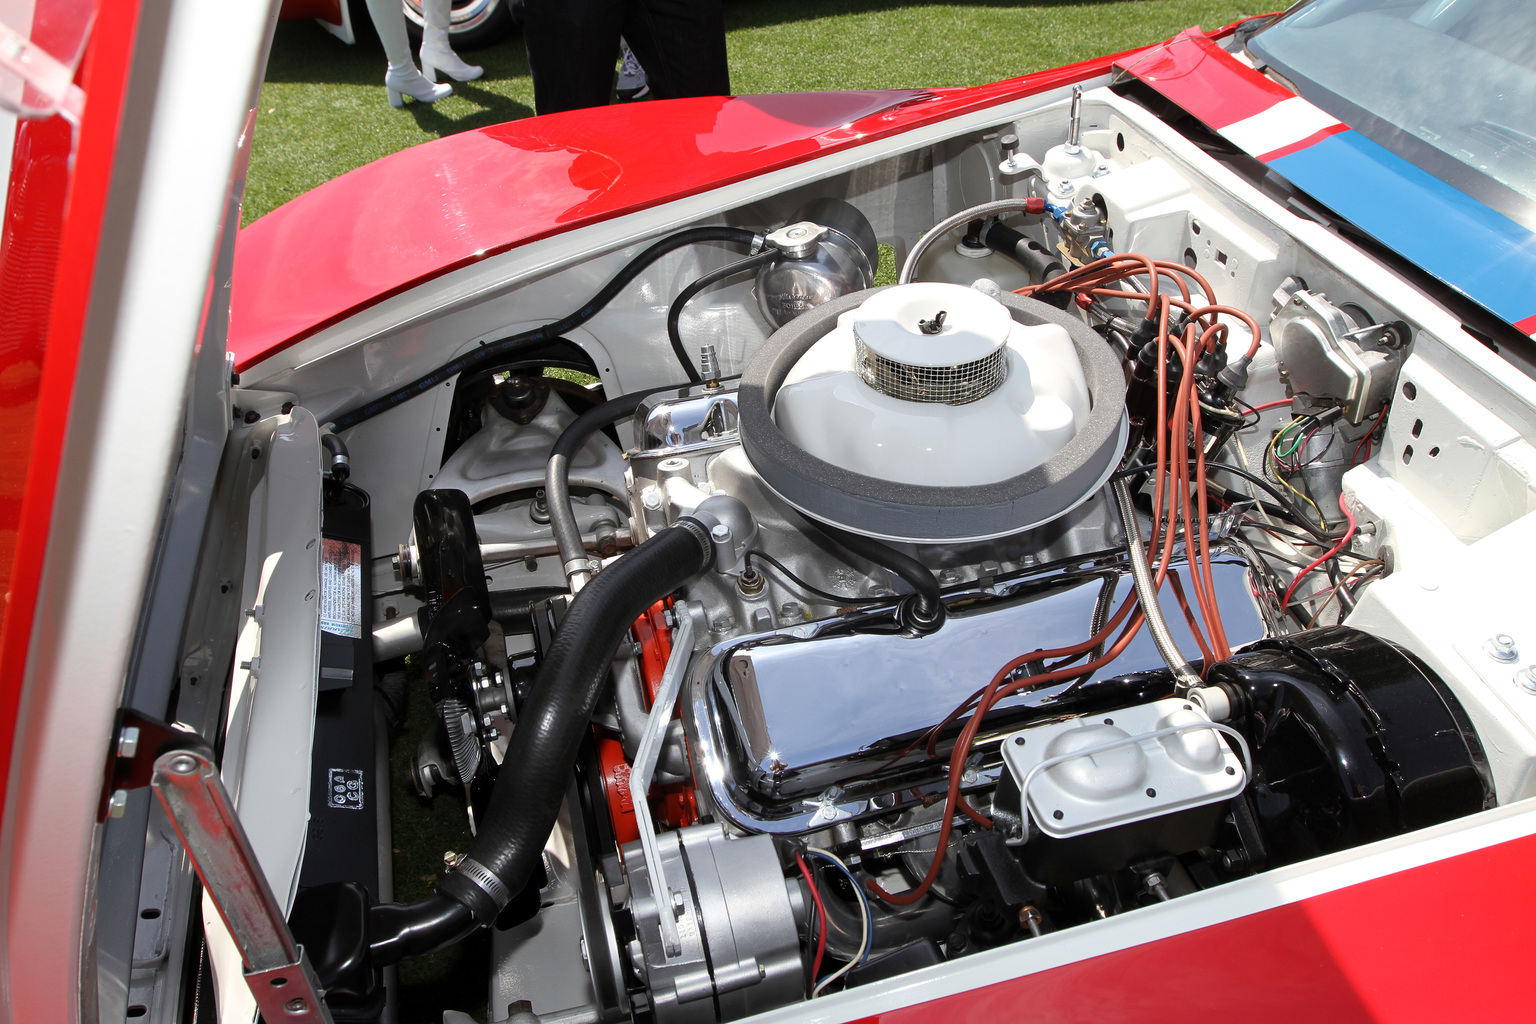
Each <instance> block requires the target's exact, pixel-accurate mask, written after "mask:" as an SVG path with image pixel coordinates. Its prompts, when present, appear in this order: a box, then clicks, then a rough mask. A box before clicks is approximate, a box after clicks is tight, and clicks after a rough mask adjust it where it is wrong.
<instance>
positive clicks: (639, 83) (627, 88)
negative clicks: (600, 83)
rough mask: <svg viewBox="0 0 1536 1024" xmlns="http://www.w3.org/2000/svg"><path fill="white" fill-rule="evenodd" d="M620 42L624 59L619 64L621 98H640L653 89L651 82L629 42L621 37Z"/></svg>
mask: <svg viewBox="0 0 1536 1024" xmlns="http://www.w3.org/2000/svg"><path fill="white" fill-rule="evenodd" d="M619 44H620V45H621V46H622V47H623V60H622V62H621V63H620V64H619V87H618V94H619V99H621V100H638V99H640V98H641V97H643V96H644V95H645V94H646V93H648V92H650V91H651V86H650V83H648V82H647V81H646V80H645V68H643V67H641V66H640V62H639V61H638V60H636V59H635V55H634V53H633V52H632V51H631V50H630V48H629V44H628V43H626V42H624V41H623V40H622V39H621V40H619Z"/></svg>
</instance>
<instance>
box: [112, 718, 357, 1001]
mask: <svg viewBox="0 0 1536 1024" xmlns="http://www.w3.org/2000/svg"><path fill="white" fill-rule="evenodd" d="M115 739H116V741H117V744H116V747H115V748H114V753H113V756H112V758H111V759H110V762H109V764H108V768H107V786H106V788H105V791H104V795H103V800H102V803H103V812H102V813H103V816H104V817H105V815H106V814H107V813H109V808H110V807H111V806H112V803H113V796H114V795H115V794H117V793H126V792H127V790H129V789H137V788H140V787H142V786H145V785H147V786H149V787H150V788H151V789H153V790H154V793H155V796H156V797H158V798H159V800H160V804H161V806H162V807H164V808H165V813H166V815H167V816H168V817H169V818H170V819H171V824H172V825H174V826H175V828H176V835H177V837H178V838H179V839H180V840H181V845H182V848H183V849H185V850H186V851H187V856H188V857H189V858H190V859H191V861H192V866H193V867H194V868H196V869H197V877H198V879H199V880H201V882H202V883H203V889H204V890H205V891H206V892H207V893H208V896H209V898H211V899H212V900H213V904H214V906H215V907H217V908H218V911H219V916H220V917H222V918H223V919H224V923H225V925H226V926H228V928H229V933H230V935H231V936H232V937H233V938H234V940H235V945H236V947H238V948H239V950H240V958H241V960H242V961H243V962H244V966H245V981H246V984H247V985H249V986H250V989H251V994H252V995H253V996H254V997H255V999H256V1005H257V1007H258V1008H259V1009H260V1010H261V1015H262V1017H263V1018H264V1019H265V1020H266V1021H267V1024H278V1022H280V1021H281V1022H292V1024H332V1021H331V1012H330V1008H329V1007H327V1006H326V1005H325V1003H324V1002H323V1001H322V999H321V995H322V993H321V990H320V983H319V980H318V979H317V978H316V977H315V972H314V970H313V968H311V966H310V964H309V961H308V959H307V958H306V957H305V955H304V949H303V947H301V946H299V945H298V944H297V943H296V942H294V939H293V933H292V932H290V931H289V930H288V923H287V921H286V920H285V919H284V916H283V911H282V908H281V907H279V906H278V903H277V899H276V897H274V896H273V895H272V888H271V886H269V885H268V884H267V876H266V874H265V873H263V872H262V870H261V865H260V864H258V863H257V861H256V854H255V852H254V851H253V850H252V849H251V843H250V839H249V838H248V837H247V836H246V834H245V828H244V826H242V825H241V824H240V819H239V817H237V816H236V814H235V808H234V805H233V804H232V803H231V801H230V799H229V791H228V790H226V789H225V788H224V781H223V780H222V779H221V778H220V777H219V768H218V765H217V764H216V763H215V762H214V756H213V751H212V749H210V748H209V746H208V744H207V743H205V742H204V741H203V740H202V738H201V737H199V736H196V735H194V734H193V733H189V732H185V731H183V730H181V729H177V728H175V727H173V726H170V725H167V724H166V723H164V722H160V721H157V720H155V719H153V718H149V717H148V716H146V715H141V714H138V713H137V712H133V711H126V712H123V714H122V715H121V717H120V720H119V726H118V730H117V732H116V734H115Z"/></svg>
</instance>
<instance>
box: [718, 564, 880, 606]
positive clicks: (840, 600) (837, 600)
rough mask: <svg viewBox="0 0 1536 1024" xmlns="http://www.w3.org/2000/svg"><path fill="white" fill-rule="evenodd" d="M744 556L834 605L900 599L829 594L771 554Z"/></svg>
mask: <svg viewBox="0 0 1536 1024" xmlns="http://www.w3.org/2000/svg"><path fill="white" fill-rule="evenodd" d="M746 558H747V564H749V565H750V564H751V562H752V559H754V558H757V559H760V560H762V561H764V562H767V563H768V564H769V565H771V566H773V567H774V568H775V569H777V570H778V571H779V573H780V574H781V575H782V576H783V577H784V578H785V579H787V580H788V581H789V582H790V583H791V584H792V585H793V586H796V587H798V588H800V589H801V590H802V591H804V592H805V593H807V594H811V595H812V596H814V597H819V598H821V599H822V600H824V601H830V602H832V603H833V604H836V605H852V604H890V603H892V602H894V601H897V600H900V599H899V598H897V597H895V596H894V595H893V596H891V597H839V596H838V595H837V594H830V593H828V592H827V591H825V590H819V589H817V588H816V587H813V586H811V585H810V584H809V583H807V582H805V580H803V579H801V578H800V577H799V576H796V575H795V574H794V573H792V572H790V571H789V570H788V569H787V568H785V566H784V563H783V562H781V561H779V560H778V559H777V558H774V557H773V556H772V555H769V554H765V553H764V552H761V551H748V552H747V555H746Z"/></svg>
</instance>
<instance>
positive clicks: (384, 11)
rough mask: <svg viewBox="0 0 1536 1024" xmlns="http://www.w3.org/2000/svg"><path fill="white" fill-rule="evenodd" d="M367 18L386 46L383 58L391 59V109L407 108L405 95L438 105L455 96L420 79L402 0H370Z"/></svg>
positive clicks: (388, 86)
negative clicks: (448, 97) (412, 51)
mask: <svg viewBox="0 0 1536 1024" xmlns="http://www.w3.org/2000/svg"><path fill="white" fill-rule="evenodd" d="M368 16H369V17H370V18H372V19H373V28H374V31H375V32H377V33H378V34H379V42H380V43H383V44H384V56H385V57H387V58H388V59H389V71H388V73H386V74H385V75H384V87H385V88H386V89H388V90H389V105H390V106H392V107H399V106H404V105H405V100H404V99H403V98H402V96H409V97H411V98H412V99H415V100H420V101H421V102H422V103H435V102H436V101H438V100H440V99H442V98H443V97H444V96H451V95H453V86H451V85H433V84H432V83H431V82H429V81H427V80H426V79H425V78H423V77H421V72H420V71H417V70H416V65H415V64H412V63H411V41H410V39H409V38H407V37H406V34H405V11H404V10H403V9H402V8H401V6H400V0H368Z"/></svg>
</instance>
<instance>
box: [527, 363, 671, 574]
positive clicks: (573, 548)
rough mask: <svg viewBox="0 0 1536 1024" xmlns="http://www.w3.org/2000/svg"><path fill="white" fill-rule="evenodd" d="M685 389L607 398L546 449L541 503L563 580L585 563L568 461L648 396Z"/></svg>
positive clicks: (666, 388) (665, 387)
mask: <svg viewBox="0 0 1536 1024" xmlns="http://www.w3.org/2000/svg"><path fill="white" fill-rule="evenodd" d="M685 387H687V385H686V384H664V385H662V386H660V387H654V388H646V389H645V390H643V391H634V392H631V393H630V394H627V395H620V396H619V397H617V398H610V399H609V400H608V401H606V402H604V403H603V404H602V405H598V406H593V407H592V408H591V409H588V410H587V411H586V412H584V413H582V414H581V415H580V416H577V417H576V418H575V419H574V420H572V421H571V424H570V426H568V427H566V428H565V429H564V430H562V431H561V432H560V436H559V437H558V438H556V439H555V446H554V447H553V448H551V449H550V450H549V463H548V465H546V466H545V468H544V502H545V504H546V505H547V506H548V508H549V528H550V530H551V531H552V532H553V533H554V535H555V545H556V546H557V547H558V548H559V549H560V563H561V565H562V567H563V568H564V571H565V578H566V580H567V581H569V580H570V578H571V576H572V574H573V573H575V572H578V571H584V570H583V569H581V568H580V567H582V566H584V565H585V563H586V560H587V549H586V545H585V544H584V543H583V542H582V539H581V527H580V526H579V525H577V523H576V513H575V512H573V511H571V458H572V457H573V456H575V454H576V453H577V452H578V451H580V450H581V446H582V445H584V444H586V443H587V438H589V437H591V436H592V435H593V434H595V433H597V432H598V431H599V430H601V429H603V428H604V427H606V426H608V424H610V423H614V422H616V421H618V420H622V419H624V418H626V417H629V416H633V415H634V414H635V410H636V409H638V408H640V403H641V402H643V401H645V399H647V398H649V397H650V396H651V395H654V394H656V393H657V392H660V391H677V390H679V389H681V388H685ZM573 566H574V568H573Z"/></svg>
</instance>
